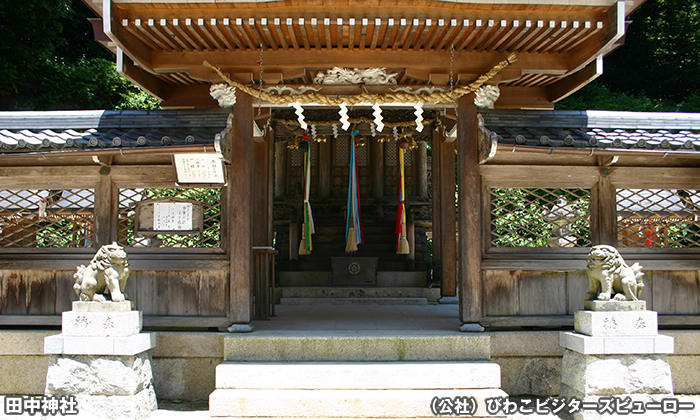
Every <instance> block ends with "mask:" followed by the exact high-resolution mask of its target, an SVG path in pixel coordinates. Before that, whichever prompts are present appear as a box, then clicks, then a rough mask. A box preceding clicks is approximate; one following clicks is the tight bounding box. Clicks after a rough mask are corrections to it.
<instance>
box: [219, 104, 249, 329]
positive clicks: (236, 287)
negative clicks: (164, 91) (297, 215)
mask: <svg viewBox="0 0 700 420" xmlns="http://www.w3.org/2000/svg"><path fill="white" fill-rule="evenodd" d="M234 115H235V118H234V120H233V127H232V129H231V131H230V132H229V133H228V134H227V136H230V137H231V142H232V143H231V144H232V153H231V156H232V163H231V165H230V166H229V167H228V169H229V187H228V188H229V194H228V195H227V200H228V202H227V203H226V204H227V206H226V209H227V210H226V218H227V219H228V235H227V236H228V252H229V258H230V286H229V292H230V294H229V307H228V317H229V321H230V322H232V323H233V324H248V323H250V321H251V315H252V308H253V295H252V289H251V287H252V286H251V282H252V277H253V272H252V271H253V264H252V263H253V223H252V221H253V220H252V216H253V214H252V202H251V201H252V200H251V199H252V195H253V194H252V193H253V143H254V142H253V99H252V98H251V97H250V96H248V95H245V94H241V95H238V101H237V102H236V105H234Z"/></svg>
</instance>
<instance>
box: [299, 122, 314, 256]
mask: <svg viewBox="0 0 700 420" xmlns="http://www.w3.org/2000/svg"><path fill="white" fill-rule="evenodd" d="M304 140H306V141H307V142H308V140H310V139H309V138H308V136H306V135H304ZM307 144H308V147H307V149H306V152H304V155H305V159H304V177H305V182H304V209H303V211H304V224H303V226H302V238H301V243H300V244H299V255H309V254H311V250H313V249H314V246H313V242H312V240H311V235H313V234H314V233H316V229H315V227H314V218H313V214H312V213H311V203H309V195H310V193H311V143H307Z"/></svg>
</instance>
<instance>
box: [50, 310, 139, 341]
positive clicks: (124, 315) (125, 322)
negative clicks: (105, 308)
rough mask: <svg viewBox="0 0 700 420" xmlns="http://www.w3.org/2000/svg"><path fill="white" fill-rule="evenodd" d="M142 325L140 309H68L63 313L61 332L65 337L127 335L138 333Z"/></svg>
mask: <svg viewBox="0 0 700 420" xmlns="http://www.w3.org/2000/svg"><path fill="white" fill-rule="evenodd" d="M82 303H89V302H82ZM142 326H143V317H142V312H141V311H128V312H77V311H69V312H64V313H63V317H62V323H61V333H62V334H63V335H64V336H67V337H128V336H130V335H134V334H138V333H140V332H141V327H142Z"/></svg>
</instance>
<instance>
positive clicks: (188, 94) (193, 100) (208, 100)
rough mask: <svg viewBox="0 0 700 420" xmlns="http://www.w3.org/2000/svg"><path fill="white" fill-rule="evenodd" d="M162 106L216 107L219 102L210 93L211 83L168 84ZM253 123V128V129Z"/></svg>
mask: <svg viewBox="0 0 700 420" xmlns="http://www.w3.org/2000/svg"><path fill="white" fill-rule="evenodd" d="M160 105H161V107H162V108H183V107H186V108H216V107H218V106H219V104H218V103H217V102H216V100H215V99H214V98H212V97H211V95H209V85H189V86H167V88H166V89H165V98H164V99H163V102H162V103H161V104H160ZM252 127H253V126H252V125H251V129H252Z"/></svg>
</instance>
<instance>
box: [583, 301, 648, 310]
mask: <svg viewBox="0 0 700 420" xmlns="http://www.w3.org/2000/svg"><path fill="white" fill-rule="evenodd" d="M583 307H584V309H587V310H589V311H616V312H617V311H646V310H647V303H646V301H643V300H635V301H619V300H587V301H585V302H583Z"/></svg>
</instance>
